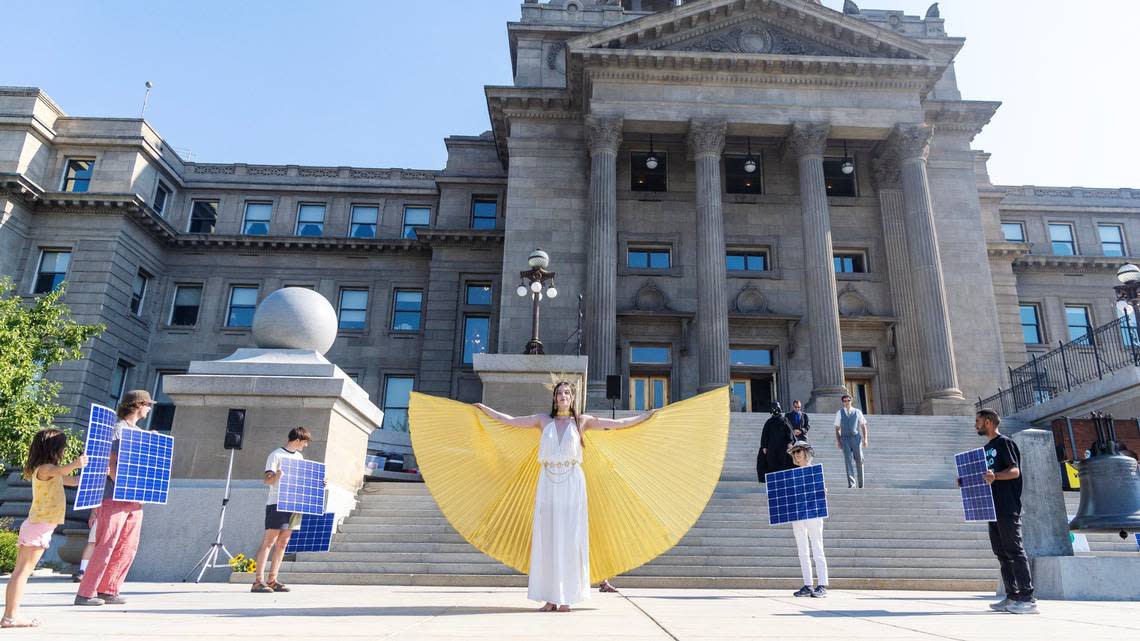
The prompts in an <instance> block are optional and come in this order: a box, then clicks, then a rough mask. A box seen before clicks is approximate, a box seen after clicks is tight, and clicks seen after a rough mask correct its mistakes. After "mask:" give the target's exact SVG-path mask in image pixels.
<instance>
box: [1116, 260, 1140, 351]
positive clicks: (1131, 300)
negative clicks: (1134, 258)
mask: <svg viewBox="0 0 1140 641" xmlns="http://www.w3.org/2000/svg"><path fill="white" fill-rule="evenodd" d="M1116 280H1118V281H1120V284H1119V285H1117V286H1116V287H1114V288H1113V289H1115V290H1116V300H1118V301H1124V302H1125V303H1127V304H1128V306H1129V307H1131V308H1132V322H1131V323H1129V321H1128V312H1127V311H1125V312H1124V330H1125V334H1126V335H1127V336H1128V346H1129V347H1130V348H1132V352H1133V361H1135V362H1137V363H1138V364H1140V354H1137V353H1136V343H1137V342H1138V340H1140V267H1137V266H1136V265H1133V264H1132V263H1124V264H1123V265H1121V266H1120V269H1118V270H1116ZM1133 329H1135V330H1136V334H1133V333H1132V330H1133Z"/></svg>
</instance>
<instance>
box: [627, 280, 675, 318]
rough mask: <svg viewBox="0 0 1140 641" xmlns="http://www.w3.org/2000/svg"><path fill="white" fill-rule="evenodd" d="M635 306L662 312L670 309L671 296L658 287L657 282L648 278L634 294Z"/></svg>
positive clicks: (641, 309) (635, 307)
mask: <svg viewBox="0 0 1140 641" xmlns="http://www.w3.org/2000/svg"><path fill="white" fill-rule="evenodd" d="M633 308H634V309H637V310H640V311H646V312H660V311H664V310H666V309H669V297H668V296H666V295H665V292H663V291H661V289H660V288H659V287H657V283H654V282H653V281H651V280H647V281H645V282H644V283H642V285H641V289H638V290H637V293H636V294H634V295H633Z"/></svg>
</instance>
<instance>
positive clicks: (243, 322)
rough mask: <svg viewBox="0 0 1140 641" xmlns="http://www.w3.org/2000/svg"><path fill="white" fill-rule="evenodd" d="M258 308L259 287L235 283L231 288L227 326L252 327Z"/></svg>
mask: <svg viewBox="0 0 1140 641" xmlns="http://www.w3.org/2000/svg"><path fill="white" fill-rule="evenodd" d="M256 309H257V287H256V286H248V285H234V286H233V287H231V288H230V307H229V310H227V312H226V327H252V326H253V312H254V310H256Z"/></svg>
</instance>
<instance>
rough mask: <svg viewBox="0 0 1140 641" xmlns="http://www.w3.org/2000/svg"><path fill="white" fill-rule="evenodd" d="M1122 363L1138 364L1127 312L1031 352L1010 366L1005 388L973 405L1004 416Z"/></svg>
mask: <svg viewBox="0 0 1140 641" xmlns="http://www.w3.org/2000/svg"><path fill="white" fill-rule="evenodd" d="M1125 367H1140V334H1138V332H1137V328H1136V325H1135V322H1134V321H1131V320H1130V318H1129V316H1127V315H1125V316H1122V317H1120V318H1118V319H1116V320H1114V321H1112V322H1111V323H1108V324H1106V325H1102V326H1100V327H1097V328H1096V329H1094V330H1092V331H1090V332H1089V333H1087V334H1085V335H1084V336H1081V337H1079V338H1076V339H1074V340H1071V341H1069V342H1068V343H1061V345H1060V346H1059V347H1057V348H1056V349H1054V350H1052V351H1050V352H1046V353H1045V354H1042V355H1040V356H1038V355H1036V354H1035V355H1033V357H1032V359H1030V361H1029V362H1028V363H1026V364H1024V365H1022V366H1021V367H1018V368H1017V369H1010V370H1009V384H1010V386H1009V388H1008V389H1002V390H998V393H997V394H994V395H993V396H990V397H989V398H979V399H978V402H977V403H976V404H975V407H977V408H978V409H981V408H983V407H990V408H993V409H995V410H997V411H998V412H1000V413H1001V414H1002V415H1003V416H1006V415H1009V414H1016V413H1017V412H1020V411H1021V410H1024V409H1027V408H1030V407H1033V406H1034V405H1040V404H1042V403H1045V402H1048V401H1050V400H1052V399H1054V398H1057V397H1058V396H1060V395H1061V394H1064V393H1065V392H1068V391H1071V390H1073V389H1074V388H1076V387H1079V386H1081V385H1083V384H1085V383H1087V382H1089V381H1093V380H1100V379H1103V378H1104V377H1105V376H1107V375H1108V374H1111V373H1112V372H1115V371H1116V370H1119V369H1124V368H1125Z"/></svg>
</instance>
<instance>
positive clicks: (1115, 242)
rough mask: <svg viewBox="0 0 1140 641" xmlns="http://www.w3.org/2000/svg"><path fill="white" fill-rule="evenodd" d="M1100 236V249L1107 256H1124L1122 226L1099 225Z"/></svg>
mask: <svg viewBox="0 0 1140 641" xmlns="http://www.w3.org/2000/svg"><path fill="white" fill-rule="evenodd" d="M1096 229H1097V232H1098V233H1099V234H1100V248H1101V250H1102V251H1103V252H1104V255H1105V256H1123V255H1124V253H1125V252H1124V231H1123V230H1122V229H1121V228H1120V225H1097V226H1096Z"/></svg>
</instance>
